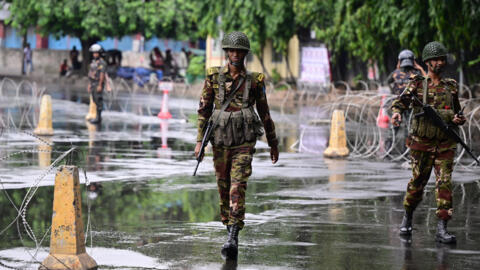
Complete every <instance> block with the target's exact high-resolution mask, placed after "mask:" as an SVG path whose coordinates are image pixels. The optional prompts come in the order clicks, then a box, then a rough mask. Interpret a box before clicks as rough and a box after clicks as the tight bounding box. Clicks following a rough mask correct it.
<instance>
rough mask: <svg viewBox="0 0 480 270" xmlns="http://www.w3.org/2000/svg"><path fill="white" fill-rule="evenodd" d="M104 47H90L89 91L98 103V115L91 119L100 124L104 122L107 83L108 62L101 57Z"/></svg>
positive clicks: (96, 103)
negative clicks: (103, 113) (91, 57)
mask: <svg viewBox="0 0 480 270" xmlns="http://www.w3.org/2000/svg"><path fill="white" fill-rule="evenodd" d="M102 50H103V49H102V47H101V46H100V45H99V44H93V45H92V46H91V47H90V52H91V53H92V56H93V59H92V63H90V70H89V72H88V79H89V83H88V87H87V91H88V93H90V94H91V95H92V99H93V102H95V105H97V117H96V118H95V119H91V120H89V121H90V122H91V123H93V124H99V123H100V122H102V109H103V88H104V85H105V79H106V76H105V71H106V68H107V64H106V63H105V61H104V60H103V59H102V58H101V57H100V54H101V53H102Z"/></svg>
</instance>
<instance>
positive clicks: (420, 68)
mask: <svg viewBox="0 0 480 270" xmlns="http://www.w3.org/2000/svg"><path fill="white" fill-rule="evenodd" d="M413 67H414V68H415V69H418V71H420V73H422V76H423V77H427V73H425V70H424V69H423V68H422V66H420V65H419V64H418V63H417V60H413Z"/></svg>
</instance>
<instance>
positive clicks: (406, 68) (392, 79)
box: [387, 50, 427, 95]
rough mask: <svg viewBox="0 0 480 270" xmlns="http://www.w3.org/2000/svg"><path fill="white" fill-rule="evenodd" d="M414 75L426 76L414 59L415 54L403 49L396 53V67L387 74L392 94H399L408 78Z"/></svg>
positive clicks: (405, 85) (408, 80)
mask: <svg viewBox="0 0 480 270" xmlns="http://www.w3.org/2000/svg"><path fill="white" fill-rule="evenodd" d="M416 75H422V76H423V77H426V76H427V74H426V73H425V71H424V70H423V68H422V67H421V66H420V65H419V64H417V62H416V61H415V55H414V54H413V52H412V51H410V50H403V51H401V52H400V53H399V54H398V64H397V68H396V69H395V70H394V71H393V72H392V73H391V74H390V75H389V76H388V79H387V82H388V84H389V86H390V88H391V89H392V94H394V95H400V94H401V93H402V92H403V90H405V87H407V84H408V83H409V82H410V79H412V78H413V77H415V76H416Z"/></svg>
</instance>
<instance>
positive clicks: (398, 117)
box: [391, 113, 402, 127]
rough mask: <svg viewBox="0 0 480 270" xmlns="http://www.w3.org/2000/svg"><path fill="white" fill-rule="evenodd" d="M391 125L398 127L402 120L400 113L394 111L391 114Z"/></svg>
mask: <svg viewBox="0 0 480 270" xmlns="http://www.w3.org/2000/svg"><path fill="white" fill-rule="evenodd" d="M391 122H392V125H393V126H395V127H398V126H400V123H401V122H402V115H401V114H399V113H394V114H393V115H392V120H391Z"/></svg>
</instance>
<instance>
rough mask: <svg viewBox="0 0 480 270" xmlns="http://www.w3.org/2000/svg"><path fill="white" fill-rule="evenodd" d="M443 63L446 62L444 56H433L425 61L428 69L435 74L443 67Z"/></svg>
mask: <svg viewBox="0 0 480 270" xmlns="http://www.w3.org/2000/svg"><path fill="white" fill-rule="evenodd" d="M445 64H446V61H445V57H437V58H433V59H430V60H428V62H427V66H428V69H429V70H430V71H432V72H434V73H435V74H440V73H441V72H442V70H443V68H444V67H445Z"/></svg>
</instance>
